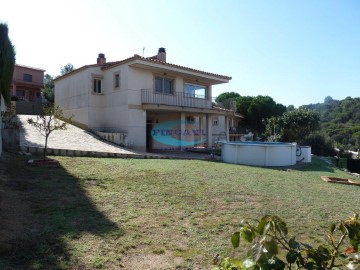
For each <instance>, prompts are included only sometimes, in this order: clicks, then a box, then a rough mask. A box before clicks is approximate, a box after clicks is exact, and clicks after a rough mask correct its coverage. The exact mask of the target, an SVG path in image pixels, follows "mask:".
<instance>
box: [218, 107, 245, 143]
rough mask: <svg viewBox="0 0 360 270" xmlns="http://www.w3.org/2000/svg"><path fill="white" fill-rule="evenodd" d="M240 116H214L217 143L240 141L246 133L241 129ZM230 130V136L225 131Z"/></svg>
mask: <svg viewBox="0 0 360 270" xmlns="http://www.w3.org/2000/svg"><path fill="white" fill-rule="evenodd" d="M242 118H243V116H242V115H240V114H234V116H229V117H225V116H223V115H219V116H213V117H212V125H213V140H215V142H216V141H225V140H226V141H240V140H241V137H242V135H244V131H243V130H242V129H241V119H242ZM226 129H227V130H228V131H229V132H228V133H229V134H226V132H225V130H226Z"/></svg>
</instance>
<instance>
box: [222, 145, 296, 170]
mask: <svg viewBox="0 0 360 270" xmlns="http://www.w3.org/2000/svg"><path fill="white" fill-rule="evenodd" d="M221 158H222V160H223V161H224V162H226V163H233V164H244V165H254V166H291V165H295V164H296V143H282V142H228V143H224V144H223V145H222V149H221Z"/></svg>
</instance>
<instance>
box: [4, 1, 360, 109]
mask: <svg viewBox="0 0 360 270" xmlns="http://www.w3.org/2000/svg"><path fill="white" fill-rule="evenodd" d="M0 21H3V22H7V23H8V25H9V30H10V33H9V34H10V38H11V40H12V42H13V44H14V45H15V47H16V52H17V57H16V58H17V63H19V64H23V65H29V66H35V67H39V68H43V69H46V70H47V73H50V74H52V75H57V74H59V72H60V67H61V66H63V65H65V64H67V63H69V62H70V63H72V64H73V65H74V66H75V67H80V66H83V65H85V64H92V63H95V61H96V57H97V54H98V53H105V56H106V58H107V60H108V61H115V60H120V59H124V58H127V57H130V56H132V55H134V54H135V53H137V54H140V55H142V52H143V50H142V49H143V47H145V56H152V55H154V54H156V52H157V49H158V48H159V47H165V48H166V51H167V61H168V62H170V63H174V64H179V65H183V66H187V67H192V68H196V69H200V70H204V71H208V72H214V73H218V74H222V75H227V76H231V77H232V78H233V79H232V80H231V81H230V83H229V84H223V85H219V86H215V87H214V90H213V95H214V96H216V95H219V94H220V93H222V92H225V91H235V92H238V93H239V94H240V95H251V96H256V95H269V96H271V97H273V98H274V100H275V101H276V102H278V103H282V104H284V105H295V106H299V105H303V104H309V103H317V102H323V100H324V98H325V97H326V96H332V97H333V98H334V99H343V98H345V97H347V96H352V97H359V96H360V1H359V0H341V1H340V0H338V1H331V0H326V1H325V0H321V1H320V0H317V1H305V0H302V1H291V0H287V1H275V0H274V1H273V0H267V1H258V0H255V1H250V0H248V1H241V0H222V1H210V0H207V1H202V0H197V1H195V0H192V1H187V0H181V1H180V0H177V1H173V0H167V1H160V0H156V1H136V0H131V1H120V0H114V1H106V0H102V1H101V0H100V1H80V0H77V1H68V0H63V1H40V0H33V1H18V0H12V1H6V3H2V4H1V8H0Z"/></svg>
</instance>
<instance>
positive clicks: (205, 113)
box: [54, 48, 238, 151]
mask: <svg viewBox="0 0 360 270" xmlns="http://www.w3.org/2000/svg"><path fill="white" fill-rule="evenodd" d="M230 79H231V77H228V76H223V75H218V74H213V73H209V72H204V71H200V70H196V69H192V68H187V67H183V66H178V65H174V64H170V63H167V62H166V52H165V49H164V48H160V49H159V52H158V54H157V55H155V56H153V57H148V58H145V57H141V56H139V55H134V56H133V57H130V58H127V59H125V60H122V61H116V62H106V58H105V55H104V54H99V57H98V59H97V63H96V64H91V65H86V66H83V67H81V68H79V69H77V70H74V71H72V72H70V73H68V74H65V75H63V76H61V77H58V78H56V79H55V81H54V82H55V103H56V104H57V105H59V106H60V107H61V108H62V110H63V112H64V115H65V117H70V116H71V115H73V116H74V119H73V120H74V122H75V123H76V124H78V125H79V126H80V127H83V128H86V129H90V130H93V131H102V132H107V133H112V134H111V136H114V133H115V134H116V133H121V134H122V138H125V139H124V141H123V144H124V145H126V146H129V147H132V148H135V149H139V150H148V151H152V150H169V149H182V148H186V147H193V146H204V147H209V146H212V144H213V136H212V134H213V131H212V128H213V121H212V119H213V117H214V116H223V117H224V118H225V119H227V118H228V117H237V116H238V115H237V114H235V113H234V112H233V111H231V110H226V109H221V108H214V107H213V103H212V86H213V85H215V84H222V83H227V82H229V80H230ZM222 131H223V132H226V134H227V137H229V127H228V126H226V127H224V130H222ZM109 136H110V135H109ZM111 136H110V137H111Z"/></svg>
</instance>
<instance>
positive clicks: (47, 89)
mask: <svg viewBox="0 0 360 270" xmlns="http://www.w3.org/2000/svg"><path fill="white" fill-rule="evenodd" d="M54 87H55V86H54V78H53V77H52V76H51V75H49V74H45V76H44V88H43V89H41V91H42V93H43V95H44V97H45V98H46V100H47V101H49V102H50V103H54V101H55V97H54Z"/></svg>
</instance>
